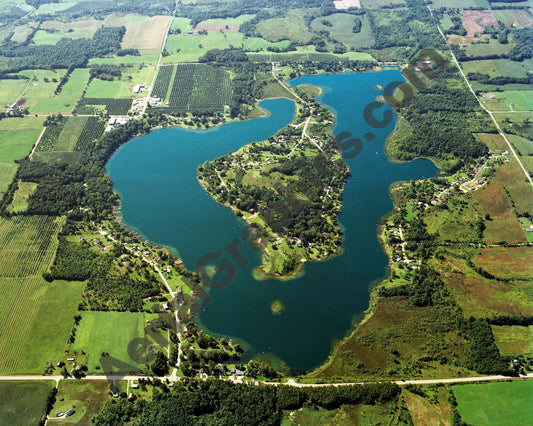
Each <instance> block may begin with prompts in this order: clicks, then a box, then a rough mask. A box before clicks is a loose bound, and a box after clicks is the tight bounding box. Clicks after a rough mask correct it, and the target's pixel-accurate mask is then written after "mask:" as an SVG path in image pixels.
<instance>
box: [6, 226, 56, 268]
mask: <svg viewBox="0 0 533 426" xmlns="http://www.w3.org/2000/svg"><path fill="white" fill-rule="evenodd" d="M63 223H64V219H63V218H62V217H50V216H15V217H12V218H0V277H25V276H29V275H41V274H42V273H44V272H46V271H47V270H48V268H49V267H50V265H51V264H52V260H53V258H54V256H55V253H56V249H57V233H58V232H59V230H60V229H61V227H62V226H63Z"/></svg>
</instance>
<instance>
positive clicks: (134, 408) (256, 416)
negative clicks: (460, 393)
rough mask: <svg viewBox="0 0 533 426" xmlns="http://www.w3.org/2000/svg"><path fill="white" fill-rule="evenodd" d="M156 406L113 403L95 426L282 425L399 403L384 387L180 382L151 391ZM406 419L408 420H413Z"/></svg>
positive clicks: (96, 419) (392, 391)
mask: <svg viewBox="0 0 533 426" xmlns="http://www.w3.org/2000/svg"><path fill="white" fill-rule="evenodd" d="M153 393H154V397H153V399H152V401H150V402H148V401H146V400H137V401H130V400H127V399H125V398H124V399H119V400H116V399H114V400H109V401H107V402H106V403H105V405H104V407H103V409H102V411H101V413H100V414H98V415H96V416H94V417H93V419H92V421H93V422H94V423H95V424H97V425H111V424H113V425H119V424H124V423H125V422H130V421H133V422H134V423H133V424H135V425H154V426H155V425H161V424H165V425H180V426H181V425H192V424H218V425H236V424H244V425H278V424H280V423H281V420H282V410H288V409H290V410H297V409H299V408H302V407H303V406H311V407H320V408H326V409H334V408H338V407H340V406H341V405H343V404H367V405H374V404H388V403H392V402H394V401H396V400H397V399H398V398H399V393H400V389H399V387H398V386H397V385H394V384H389V383H383V384H375V385H364V386H339V387H333V386H331V387H320V388H296V387H289V386H252V385H246V384H233V383H230V382H226V381H220V380H207V381H204V382H196V381H191V382H189V383H187V384H180V383H176V384H175V385H174V387H173V388H172V390H171V391H169V389H168V388H167V387H166V386H165V385H164V384H160V386H159V387H156V388H154V390H153ZM406 414H407V416H408V417H407V419H409V420H410V417H409V415H408V413H406Z"/></svg>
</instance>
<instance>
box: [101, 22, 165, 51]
mask: <svg viewBox="0 0 533 426" xmlns="http://www.w3.org/2000/svg"><path fill="white" fill-rule="evenodd" d="M171 19H172V18H171V17H170V16H158V15H156V16H142V15H136V14H128V15H119V14H116V15H115V14H113V15H109V16H108V17H107V18H106V19H105V20H104V24H105V25H106V26H110V27H118V26H122V25H123V26H125V27H126V33H125V34H124V38H123V40H122V44H121V46H122V48H123V49H140V50H153V49H158V50H159V49H161V48H162V47H163V41H164V39H165V34H166V32H167V27H168V25H169V23H170V20H171Z"/></svg>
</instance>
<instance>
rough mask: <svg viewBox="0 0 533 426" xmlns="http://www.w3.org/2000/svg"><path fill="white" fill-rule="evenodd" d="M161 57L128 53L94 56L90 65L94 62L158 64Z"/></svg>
mask: <svg viewBox="0 0 533 426" xmlns="http://www.w3.org/2000/svg"><path fill="white" fill-rule="evenodd" d="M158 59H159V56H158V55H148V54H146V55H140V56H135V55H126V56H113V57H110V58H92V59H90V60H89V65H93V64H111V65H121V64H124V65H129V64H149V65H154V66H155V64H157V60H158Z"/></svg>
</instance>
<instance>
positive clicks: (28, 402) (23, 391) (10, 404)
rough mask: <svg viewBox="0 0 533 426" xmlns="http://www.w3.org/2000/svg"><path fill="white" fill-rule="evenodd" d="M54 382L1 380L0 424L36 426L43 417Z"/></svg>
mask: <svg viewBox="0 0 533 426" xmlns="http://www.w3.org/2000/svg"><path fill="white" fill-rule="evenodd" d="M53 384H54V382H53V381H52V380H50V381H39V382H0V401H1V402H0V424H3V425H20V426H35V425H37V424H40V421H41V420H42V419H43V416H44V412H45V408H46V398H47V397H48V395H49V393H50V390H51V389H52V387H53Z"/></svg>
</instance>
